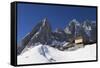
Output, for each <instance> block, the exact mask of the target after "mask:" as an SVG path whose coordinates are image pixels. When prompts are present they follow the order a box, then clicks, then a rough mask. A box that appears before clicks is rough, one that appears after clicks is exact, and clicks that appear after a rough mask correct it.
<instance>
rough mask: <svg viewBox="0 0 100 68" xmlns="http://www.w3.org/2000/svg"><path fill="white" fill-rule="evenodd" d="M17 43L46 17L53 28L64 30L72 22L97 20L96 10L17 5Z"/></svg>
mask: <svg viewBox="0 0 100 68" xmlns="http://www.w3.org/2000/svg"><path fill="white" fill-rule="evenodd" d="M17 7H18V9H17V23H18V25H17V35H18V36H17V41H20V40H21V39H22V38H23V37H24V36H25V35H26V34H27V33H28V32H30V31H31V30H32V28H33V27H34V26H35V25H36V24H38V22H40V21H41V20H42V19H44V18H45V17H46V18H47V19H48V22H49V23H50V24H51V26H52V30H55V29H56V28H64V27H66V26H67V24H68V23H69V22H70V21H71V20H72V19H76V20H78V21H79V22H83V21H84V20H87V19H89V20H96V8H86V7H74V6H52V5H49V6H48V5H37V4H24V3H18V5H17Z"/></svg>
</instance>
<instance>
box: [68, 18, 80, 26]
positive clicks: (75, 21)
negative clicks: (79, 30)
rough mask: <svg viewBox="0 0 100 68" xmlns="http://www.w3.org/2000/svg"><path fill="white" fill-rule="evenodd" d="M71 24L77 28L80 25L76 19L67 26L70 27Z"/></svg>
mask: <svg viewBox="0 0 100 68" xmlns="http://www.w3.org/2000/svg"><path fill="white" fill-rule="evenodd" d="M72 24H75V25H77V26H79V25H80V23H79V22H78V21H77V20H76V19H73V20H71V21H70V23H69V26H71V25H72Z"/></svg>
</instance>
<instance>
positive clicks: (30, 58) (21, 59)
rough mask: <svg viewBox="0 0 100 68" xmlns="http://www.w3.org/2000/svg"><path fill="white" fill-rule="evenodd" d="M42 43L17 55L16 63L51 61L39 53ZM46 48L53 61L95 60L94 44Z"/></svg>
mask: <svg viewBox="0 0 100 68" xmlns="http://www.w3.org/2000/svg"><path fill="white" fill-rule="evenodd" d="M41 46H43V45H42V44H40V45H38V46H35V47H31V48H28V51H26V52H25V53H23V54H21V55H19V56H18V57H17V63H18V64H37V63H53V62H49V61H48V59H47V58H45V57H44V56H43V55H41V54H40V53H39V48H40V47H41ZM46 47H47V48H48V51H49V54H48V56H49V57H51V58H53V59H54V60H56V61H54V62H72V61H86V60H96V44H92V45H87V46H85V47H84V48H79V49H77V50H75V51H60V50H58V49H55V48H53V47H50V46H46Z"/></svg>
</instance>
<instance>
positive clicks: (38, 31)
mask: <svg viewBox="0 0 100 68" xmlns="http://www.w3.org/2000/svg"><path fill="white" fill-rule="evenodd" d="M78 36H82V37H83V40H84V43H86V44H87V43H91V42H93V43H94V42H96V23H92V22H91V21H84V22H83V23H79V22H78V21H77V20H76V19H73V20H72V21H70V22H69V24H68V25H66V28H65V29H61V28H57V29H56V30H55V31H54V32H53V31H52V29H51V25H50V24H49V22H48V20H47V18H44V19H43V20H42V21H40V22H39V23H38V24H37V25H36V26H35V27H34V28H33V29H32V31H31V32H30V33H28V34H27V35H26V36H25V37H24V38H23V39H22V40H21V42H20V44H18V45H19V46H18V48H17V54H18V55H19V54H20V53H21V52H22V51H23V49H24V48H25V47H30V46H35V45H36V44H37V43H41V44H43V45H50V46H53V47H57V48H59V47H61V46H62V45H63V44H64V43H66V42H70V40H73V39H74V38H76V37H78Z"/></svg>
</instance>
